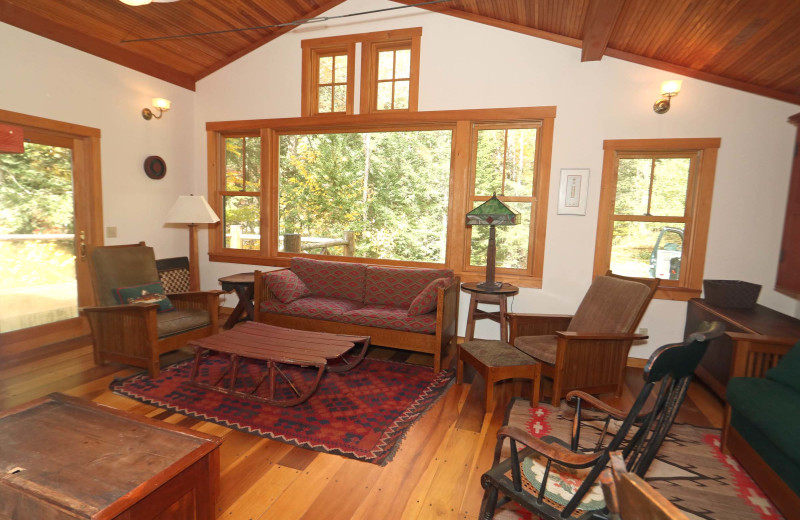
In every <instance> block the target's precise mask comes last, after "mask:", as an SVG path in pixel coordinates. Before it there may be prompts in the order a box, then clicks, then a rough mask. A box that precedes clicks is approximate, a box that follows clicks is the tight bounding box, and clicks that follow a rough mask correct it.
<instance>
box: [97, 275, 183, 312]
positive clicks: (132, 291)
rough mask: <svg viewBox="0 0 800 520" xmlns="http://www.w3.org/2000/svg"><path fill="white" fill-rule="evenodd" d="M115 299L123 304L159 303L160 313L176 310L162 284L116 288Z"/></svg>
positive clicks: (154, 283) (153, 283)
mask: <svg viewBox="0 0 800 520" xmlns="http://www.w3.org/2000/svg"><path fill="white" fill-rule="evenodd" d="M112 292H113V294H114V299H115V300H117V303H121V304H124V305H126V304H134V303H157V304H158V312H168V311H172V310H175V306H174V305H172V302H171V301H169V298H167V294H166V292H165V291H164V286H163V285H161V282H151V283H146V284H142V285H134V286H131V287H115V288H114V290H113V291H112Z"/></svg>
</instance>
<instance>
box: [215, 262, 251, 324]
mask: <svg viewBox="0 0 800 520" xmlns="http://www.w3.org/2000/svg"><path fill="white" fill-rule="evenodd" d="M219 283H220V284H222V290H223V291H236V296H238V297H239V303H237V304H236V307H234V309H233V312H232V313H231V315H230V316H228V319H227V320H225V325H223V328H225V329H229V328H231V327H233V326H234V325H236V324H237V323H238V322H239V319H240V318H241V317H242V313H243V312H246V313H247V318H248V319H250V320H252V319H253V314H254V310H253V291H254V289H255V278H254V277H253V273H239V274H232V275H230V276H223V277H222V278H220V279H219Z"/></svg>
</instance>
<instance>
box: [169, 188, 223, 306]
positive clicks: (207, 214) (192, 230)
mask: <svg viewBox="0 0 800 520" xmlns="http://www.w3.org/2000/svg"><path fill="white" fill-rule="evenodd" d="M215 222H219V217H218V216H217V214H216V213H214V210H213V209H211V206H209V205H208V202H206V198H205V197H203V196H202V195H181V196H179V197H178V200H176V201H175V204H173V205H172V208H170V210H169V213H167V224H188V225H189V290H190V291H199V290H200V268H199V261H200V260H199V255H198V252H197V225H198V224H214V223H215Z"/></svg>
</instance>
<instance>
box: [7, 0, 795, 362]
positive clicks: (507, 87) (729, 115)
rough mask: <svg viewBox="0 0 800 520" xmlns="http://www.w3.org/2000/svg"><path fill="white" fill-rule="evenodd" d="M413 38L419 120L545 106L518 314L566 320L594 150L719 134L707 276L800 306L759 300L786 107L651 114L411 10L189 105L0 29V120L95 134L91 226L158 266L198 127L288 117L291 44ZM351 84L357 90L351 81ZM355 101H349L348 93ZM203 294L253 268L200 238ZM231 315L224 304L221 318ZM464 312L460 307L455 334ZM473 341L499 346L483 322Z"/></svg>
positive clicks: (371, 22)
mask: <svg viewBox="0 0 800 520" xmlns="http://www.w3.org/2000/svg"><path fill="white" fill-rule="evenodd" d="M396 6H397V4H395V3H391V2H385V1H382V0H349V1H347V2H345V3H343V4H341V5H339V6H337V7H336V8H334V9H332V10H330V11H329V12H327V13H325V15H326V16H333V15H338V14H347V13H353V12H357V11H364V10H371V9H377V8H381V7H396ZM404 27H423V35H422V53H421V74H420V77H421V80H420V100H419V109H420V110H446V109H469V108H496V107H514V106H543V105H555V106H556V107H557V109H558V115H557V117H556V123H555V140H554V146H553V161H552V170H551V172H550V175H551V182H550V184H551V189H550V194H549V208H550V211H549V215H548V222H547V242H546V255H545V265H544V283H543V287H542V289H523V290H522V291H521V292H520V294H519V295H518V296H517V297H516V298H515V299H514V301H513V309H514V310H515V311H522V312H551V313H569V312H572V311H574V310H575V308H576V307H577V304H578V302H579V301H580V299H581V297H582V296H583V294H584V293H585V291H586V289H587V287H588V286H589V284H590V281H591V272H592V259H593V254H594V241H595V232H596V226H597V210H598V197H599V185H600V173H601V167H602V156H603V151H602V142H603V140H604V139H633V138H669V137H721V138H722V147H721V149H720V153H719V159H718V163H717V177H716V185H715V189H714V199H713V209H712V218H711V228H710V234H709V242H708V245H709V248H708V255H707V259H706V271H705V277H706V278H728V279H741V280H747V281H750V282H755V283H759V284H762V285H763V286H764V288H763V289H762V293H761V297H760V300H759V302H760V303H762V304H764V305H767V306H769V307H772V308H775V309H777V310H779V311H781V312H785V313H787V314H793V315H798V314H800V307H798V303H797V302H796V301H795V300H793V299H791V298H788V297H786V296H783V295H781V294H779V293H777V292H775V291H774V290H772V287H773V285H774V281H775V274H776V266H777V263H778V249H779V244H780V238H781V230H782V226H783V213H784V210H785V204H786V197H787V189H788V185H789V174H790V165H791V154H792V146H793V131H794V129H793V127H792V126H791V125H789V124H787V123H786V119H787V117H788V116H790V115H792V114H794V113H797V112H798V111H800V109H799V108H798V106H797V105H792V104H788V103H783V102H780V101H775V100H772V99H768V98H764V97H760V96H756V95H752V94H747V93H744V92H740V91H736V90H732V89H728V88H724V87H720V86H716V85H712V84H709V83H704V82H701V81H698V80H694V79H690V78H683V79H684V83H683V90H682V92H681V94H680V95H679V96H678V97H677V98H675V99H674V100H673V105H672V109H671V110H670V112H669V113H667V114H665V115H656V114H655V113H654V112H653V111H652V108H651V107H652V104H653V102H654V101H655V100H656V98H657V97H658V93H659V86H660V83H661V81H663V80H665V79H669V78H673V77H675V75H673V74H669V73H666V72H662V71H659V70H656V69H651V68H648V67H644V66H640V65H636V64H632V63H627V62H623V61H619V60H615V59H612V58H607V57H606V58H603V60H602V61H600V62H591V63H581V62H580V50H579V49H576V48H572V47H568V46H564V45H559V44H556V43H552V42H548V41H544V40H540V39H536V38H532V37H529V36H525V35H522V34H516V33H513V32H508V31H504V30H501V29H496V28H493V27H488V26H484V25H480V24H476V23H472V22H468V21H465V20H460V19H457V18H452V17H447V16H444V15H439V14H435V13H430V12H427V11H423V10H418V9H404V10H399V11H393V12H389V13H382V14H376V15H369V16H363V17H354V18H349V19H346V20H331V21H328V22H325V23H324V24H313V25H310V26H307V27H302V28H300V29H296V30H294V31H292V32H290V33H288V34H286V35H284V36H282V37H280V38H278V39H276V40H275V41H273V42H271V43H269V44H267V45H265V46H263V47H261V48H259V49H257V50H256V51H254V52H252V53H250V54H248V55H246V56H244V57H243V58H241V59H239V60H237V61H235V62H234V63H232V64H230V65H228V66H227V67H225V68H223V69H221V70H219V71H217V72H216V73H214V74H212V75H211V76H209V77H207V78H205V79H203V80H201V81H200V82H199V83H198V85H197V92H196V93H192V92H190V91H187V90H185V89H182V88H180V87H176V86H174V85H170V84H167V83H165V82H163V81H160V80H157V79H154V78H151V77H148V76H145V75H142V74H139V73H137V72H134V71H131V70H128V69H125V68H124V67H121V66H118V65H115V64H112V63H110V62H107V61H104V60H102V59H99V58H96V57H93V56H90V55H88V54H85V53H82V52H80V51H76V50H73V49H70V48H67V47H65V46H62V45H60V44H57V43H53V42H51V41H49V40H46V39H43V38H40V37H38V36H34V35H31V34H29V33H26V32H24V31H21V30H18V29H16V28H13V27H10V26H8V25H3V24H0V47H2V48H4V49H14V51H13V52H11V53H1V54H0V70H2V71H3V76H2V78H0V108H3V109H6V110H13V111H17V112H23V113H27V114H32V115H37V116H41V117H48V118H52V119H58V120H61V121H68V122H71V123H77V124H82V125H87V126H93V127H97V128H100V129H101V130H102V132H103V134H102V166H103V193H104V197H103V200H104V218H105V225H106V226H117V228H118V231H119V238H117V239H107V243H128V242H133V241H138V240H146V241H147V242H148V243H149V244H152V245H154V246H155V247H156V253H157V255H158V256H161V257H165V256H172V255H183V254H186V252H187V250H188V237H187V232H186V231H185V229H183V228H176V229H170V228H167V227H165V226H164V225H163V220H164V215H165V214H166V212H167V210H168V209H169V207H170V205H171V204H172V202H173V201H174V199H175V198H176V197H177V195H179V194H182V193H190V192H193V193H201V194H204V193H205V191H206V182H207V181H206V166H205V165H206V140H205V139H206V136H205V123H206V122H208V121H224V120H235V119H259V118H273V117H294V116H299V115H300V67H301V52H300V41H301V40H303V39H307V38H318V37H324V36H334V35H339V34H352V33H360V32H370V31H376V30H382V29H396V28H404ZM356 84H358V83H356ZM155 96H159V97H167V98H169V99H171V100H172V101H173V109H172V110H171V111H170V112H169V113H167V114H166V115H165V116H164V118H163V119H161V120H158V121H156V120H151V121H144V120H143V119H142V118H141V116H140V115H139V112H140V110H141V108H142V107H144V106H147V105H149V100H150V98H152V97H155ZM356 99H358V96H356ZM148 155H160V156H161V157H163V158H164V159H165V160H166V162H167V165H168V173H167V176H166V178H165V179H163V180H160V181H153V180H150V179H148V178H147V177H146V176H145V175H144V173H143V172H142V166H141V165H142V162H143V161H144V158H145V157H146V156H148ZM575 167H588V168H590V171H591V174H590V189H589V203H588V208H587V214H586V216H565V215H557V214H556V201H557V189H558V178H559V170H560V169H561V168H575ZM200 236H201V238H200V251H201V266H200V269H201V276H202V286H203V288H205V289H212V288H218V287H219V284H218V282H217V279H218V278H219V277H220V276H224V275H227V274H232V273H237V272H243V271H249V270H252V268H253V267H252V266H246V265H237V264H227V263H210V262H208V260H207V256H206V254H205V253H206V252H207V249H208V248H207V237H206V233H201V234H200ZM234 303H235V296H232V297H231V298H230V299H229V302H228V305H233V304H234ZM467 303H468V300H467V298H466V297H465V296H464V297H462V301H461V306H462V312H461V316H460V323H461V326H460V329H461V330H460V333H462V334H463V330H464V321H465V319H466V308H467ZM685 313H686V304H685V303H681V302H670V301H660V300H656V301H654V302H653V303H652V304H651V306H650V309H649V310H648V312H647V314H646V315H645V317H644V319H643V321H642V326H643V327H647V328H648V329H649V331H650V336H651V340H650V341H649V342H648V343H647V344H645V345H643V346H638V347H634V350H633V351H632V355H633V356H638V357H646V356H647V355H648V354H649V353H650V352H651V351H652V350H653V349H654V348H655V347H657V346H659V345H661V344H663V343H665V342H669V341H677V340H680V339H681V337H682V334H683V325H684V320H685ZM477 336H479V337H486V338H493V337H497V325H496V324H494V323H491V322H488V321H482V322H479V323H478V326H477Z"/></svg>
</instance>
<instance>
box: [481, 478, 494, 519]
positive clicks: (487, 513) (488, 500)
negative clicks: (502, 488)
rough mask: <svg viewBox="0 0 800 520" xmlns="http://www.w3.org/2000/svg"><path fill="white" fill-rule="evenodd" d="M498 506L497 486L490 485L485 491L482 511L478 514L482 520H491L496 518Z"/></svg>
mask: <svg viewBox="0 0 800 520" xmlns="http://www.w3.org/2000/svg"><path fill="white" fill-rule="evenodd" d="M495 507H497V488H496V487H494V486H490V487H489V488H488V489H486V491H485V492H484V493H483V501H482V502H481V512H480V514H479V515H478V518H480V520H491V519H492V518H494V509H495Z"/></svg>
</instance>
